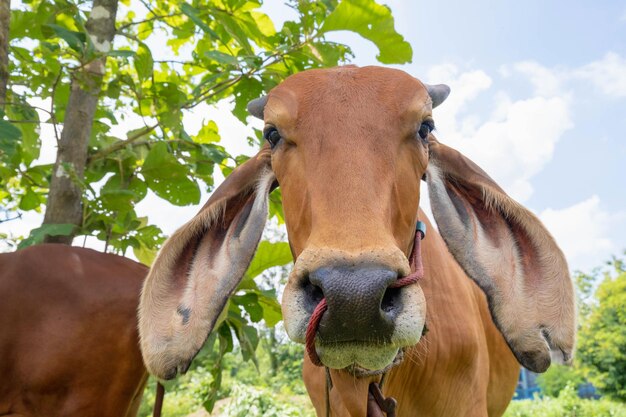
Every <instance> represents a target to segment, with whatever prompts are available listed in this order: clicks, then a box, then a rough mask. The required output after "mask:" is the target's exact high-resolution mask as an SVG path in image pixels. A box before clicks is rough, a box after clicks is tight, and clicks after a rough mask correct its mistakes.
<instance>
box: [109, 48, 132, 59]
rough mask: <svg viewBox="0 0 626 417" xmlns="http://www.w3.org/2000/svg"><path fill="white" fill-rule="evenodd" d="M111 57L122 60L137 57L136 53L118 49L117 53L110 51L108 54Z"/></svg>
mask: <svg viewBox="0 0 626 417" xmlns="http://www.w3.org/2000/svg"><path fill="white" fill-rule="evenodd" d="M108 55H109V56H116V57H120V58H130V57H133V56H135V51H129V50H126V49H118V50H115V51H109V53H108Z"/></svg>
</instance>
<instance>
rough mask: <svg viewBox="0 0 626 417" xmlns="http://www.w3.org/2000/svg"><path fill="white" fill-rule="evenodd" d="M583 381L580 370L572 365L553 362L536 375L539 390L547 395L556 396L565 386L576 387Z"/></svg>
mask: <svg viewBox="0 0 626 417" xmlns="http://www.w3.org/2000/svg"><path fill="white" fill-rule="evenodd" d="M584 381H585V379H584V377H583V375H582V373H581V371H580V370H579V369H578V368H574V367H572V366H564V365H558V364H553V365H551V366H550V368H549V369H548V370H547V371H546V372H545V373H543V374H540V375H539V376H537V384H538V385H539V387H540V388H541V392H542V393H543V394H544V395H547V396H549V397H558V396H559V394H560V393H561V391H562V390H563V389H565V387H566V386H568V385H571V386H572V387H574V388H578V386H579V385H580V384H582V383H583V382H584Z"/></svg>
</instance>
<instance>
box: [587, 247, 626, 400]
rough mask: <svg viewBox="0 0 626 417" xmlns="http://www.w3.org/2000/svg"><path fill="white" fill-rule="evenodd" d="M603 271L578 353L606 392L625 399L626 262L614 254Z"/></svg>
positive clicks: (592, 378) (599, 385) (589, 371)
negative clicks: (614, 256)
mask: <svg viewBox="0 0 626 417" xmlns="http://www.w3.org/2000/svg"><path fill="white" fill-rule="evenodd" d="M601 273H602V274H603V276H604V277H603V280H602V282H601V283H600V285H599V286H598V288H597V290H596V292H595V299H596V301H597V302H596V303H595V304H592V305H591V306H590V309H589V315H588V317H587V319H586V320H585V322H584V323H583V325H582V327H581V329H580V332H579V344H578V357H579V360H580V361H581V363H582V364H583V366H585V368H586V370H587V372H588V374H589V377H590V379H591V381H592V382H593V383H594V384H595V385H596V386H597V387H598V388H600V390H601V391H602V392H603V393H605V394H608V395H610V396H612V397H615V398H617V399H620V400H621V401H626V264H625V263H624V260H623V259H618V258H614V259H613V260H612V261H611V262H610V263H609V268H608V269H606V270H604V271H602V272H601ZM596 274H599V271H596Z"/></svg>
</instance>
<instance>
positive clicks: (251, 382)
mask: <svg viewBox="0 0 626 417" xmlns="http://www.w3.org/2000/svg"><path fill="white" fill-rule="evenodd" d="M260 333H261V335H262V336H261V338H262V342H261V343H260V344H259V349H258V351H257V358H258V360H257V362H256V364H255V363H253V362H252V361H245V360H244V359H243V356H242V355H241V349H240V348H239V347H237V346H236V347H234V349H233V351H232V352H229V353H226V354H225V355H223V358H222V359H221V361H220V365H219V366H220V368H221V370H222V374H223V380H222V381H221V385H220V386H219V388H218V390H217V392H215V394H213V391H214V386H213V381H214V377H213V374H212V370H213V366H214V363H213V361H215V360H216V359H217V358H218V355H217V352H215V351H209V349H208V348H205V349H203V352H202V354H201V357H200V358H198V359H197V360H196V361H194V365H193V368H192V369H191V370H190V371H189V372H188V373H187V374H186V375H184V376H182V377H180V378H178V380H176V381H173V382H168V385H167V396H166V398H167V401H166V402H165V405H164V415H167V416H170V417H177V416H186V415H187V414H189V413H191V412H193V411H195V410H197V409H198V408H201V407H202V405H203V404H204V403H205V402H206V401H207V399H208V398H210V397H211V398H214V400H215V404H216V405H215V410H216V411H215V413H217V415H224V416H226V415H237V414H224V410H223V405H224V404H228V403H229V402H230V401H231V399H234V401H235V404H233V405H232V406H231V408H230V409H229V410H231V412H232V413H234V412H235V411H236V410H239V409H240V408H242V407H243V408H245V407H246V406H251V405H252V403H255V404H256V406H257V407H259V408H260V409H262V410H266V411H267V410H276V409H278V410H281V412H287V411H286V410H285V409H284V407H282V406H281V404H288V403H289V404H293V402H294V401H297V403H298V407H297V410H299V412H301V413H304V414H286V415H309V414H307V411H306V410H311V405H310V401H309V400H308V397H306V395H305V389H304V384H303V382H302V359H303V347H302V346H301V345H297V344H295V343H293V342H291V341H290V340H289V339H288V338H286V337H279V338H277V339H278V343H277V346H276V350H278V351H279V353H278V355H277V357H278V362H277V363H278V364H279V367H278V369H277V372H273V371H272V366H273V365H272V358H271V355H272V353H270V350H269V349H268V343H267V342H266V339H267V338H268V333H269V332H268V330H267V329H266V330H263V331H261V332H260ZM215 347H216V346H214V347H213V349H215ZM244 386H246V387H248V388H244ZM248 390H249V391H250V392H251V393H252V394H250V395H248V394H245V395H246V396H247V397H250V396H251V395H253V394H254V395H260V394H259V393H263V394H262V395H263V396H264V397H266V401H265V402H263V403H261V404H258V401H257V400H254V399H252V398H245V399H242V398H240V396H241V395H243V394H242V391H248ZM154 392H155V386H154V382H151V383H150V384H149V385H148V387H147V389H146V391H145V393H144V399H143V402H142V406H141V411H140V413H139V416H140V417H144V416H148V415H150V414H151V411H152V405H153V404H154ZM270 393H271V394H270ZM248 400H249V401H248ZM250 401H251V402H250ZM220 410H221V412H220ZM268 412H269V411H268ZM311 415H312V414H311Z"/></svg>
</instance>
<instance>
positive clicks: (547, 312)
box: [426, 140, 576, 372]
mask: <svg viewBox="0 0 626 417" xmlns="http://www.w3.org/2000/svg"><path fill="white" fill-rule="evenodd" d="M430 153H431V156H430V162H429V166H428V170H427V174H426V180H427V183H428V186H429V195H430V202H431V206H432V211H433V215H434V217H435V220H436V222H437V226H438V228H439V232H440V233H441V235H442V236H443V238H444V240H445V242H446V244H447V245H448V248H449V250H450V252H451V253H452V255H453V256H454V257H455V258H456V260H457V262H458V263H459V264H460V265H461V267H462V268H463V269H464V270H465V272H466V273H467V275H469V277H470V278H472V279H473V280H474V281H475V282H476V283H477V284H478V285H479V286H480V288H482V290H483V291H484V292H485V294H486V295H487V300H488V302H489V308H490V310H491V315H492V317H493V319H494V322H495V323H496V326H497V327H498V328H499V329H500V332H501V333H502V335H503V336H504V338H505V339H506V341H507V343H508V344H509V347H510V348H511V350H512V351H513V353H514V354H515V356H516V357H517V360H518V361H519V362H520V363H521V364H522V365H523V366H525V367H526V368H528V369H530V370H532V371H535V372H543V371H545V370H546V369H547V368H548V367H549V366H550V362H551V353H552V355H553V357H556V359H560V360H561V361H562V362H566V363H567V362H570V361H571V359H572V355H573V351H574V342H575V333H576V323H575V321H576V307H575V301H574V290H573V284H572V281H571V278H570V276H569V272H568V267H567V263H566V261H565V257H564V256H563V253H562V252H561V250H560V249H559V247H558V246H557V244H556V242H555V241H554V238H553V237H552V236H551V235H550V233H549V232H548V231H547V230H546V228H545V226H544V225H543V224H541V222H540V221H539V219H538V218H537V217H536V216H535V215H533V214H532V213H531V212H530V211H528V210H527V209H525V208H524V207H522V206H521V205H520V204H519V203H517V202H516V201H514V200H513V199H512V198H511V197H509V196H508V195H507V194H506V193H505V192H504V191H503V190H502V189H501V188H500V187H499V186H498V185H497V184H496V183H495V182H494V181H493V180H492V179H491V178H490V177H489V176H488V175H487V174H486V173H485V172H484V171H483V170H482V169H481V168H480V167H478V166H477V165H476V164H475V163H474V162H472V161H470V160H469V159H468V158H466V157H465V156H463V155H462V154H461V153H459V152H457V151H456V150H454V149H452V148H450V147H448V146H445V145H443V144H441V143H439V142H437V141H435V140H433V141H432V143H431V145H430Z"/></svg>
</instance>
